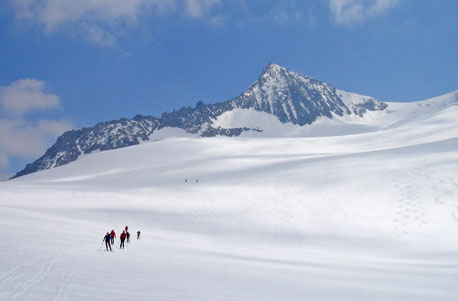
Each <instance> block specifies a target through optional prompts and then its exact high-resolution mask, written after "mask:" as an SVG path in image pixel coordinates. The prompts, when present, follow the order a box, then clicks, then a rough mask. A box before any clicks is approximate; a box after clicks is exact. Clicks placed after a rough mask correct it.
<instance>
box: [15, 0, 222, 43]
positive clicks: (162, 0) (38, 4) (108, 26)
mask: <svg viewBox="0 0 458 301" xmlns="http://www.w3.org/2000/svg"><path fill="white" fill-rule="evenodd" d="M9 1H10V2H11V7H12V8H13V10H14V13H15V16H16V19H17V20H18V21H22V22H29V23H32V24H38V25H40V26H41V27H42V28H43V30H44V31H45V32H46V33H48V34H52V33H54V32H57V31H60V32H66V33H68V34H69V35H70V36H82V37H84V38H86V39H87V40H89V41H92V42H95V43H98V44H101V45H104V46H115V45H116V43H117V36H118V34H117V33H118V32H120V31H121V32H122V31H125V30H126V29H129V28H133V27H135V26H138V25H139V23H140V22H141V19H142V17H143V18H145V20H146V19H147V18H151V17H155V16H160V15H170V14H174V13H178V12H183V14H184V15H186V16H188V17H191V18H193V19H202V20H204V21H208V20H209V22H208V23H211V24H220V23H221V22H222V21H223V20H224V18H223V17H222V16H219V15H218V14H217V15H216V16H213V15H210V12H211V11H212V9H213V8H214V7H216V6H219V5H220V4H221V1H222V0H9Z"/></svg>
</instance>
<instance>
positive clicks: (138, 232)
mask: <svg viewBox="0 0 458 301" xmlns="http://www.w3.org/2000/svg"><path fill="white" fill-rule="evenodd" d="M137 239H140V230H138V231H137Z"/></svg>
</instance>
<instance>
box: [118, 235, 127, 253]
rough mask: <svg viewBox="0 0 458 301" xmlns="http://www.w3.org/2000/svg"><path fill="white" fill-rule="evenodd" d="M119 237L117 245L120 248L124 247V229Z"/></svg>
mask: <svg viewBox="0 0 458 301" xmlns="http://www.w3.org/2000/svg"><path fill="white" fill-rule="evenodd" d="M119 238H120V239H121V244H120V245H119V248H120V249H124V240H125V239H126V231H122V234H121V235H120V236H119Z"/></svg>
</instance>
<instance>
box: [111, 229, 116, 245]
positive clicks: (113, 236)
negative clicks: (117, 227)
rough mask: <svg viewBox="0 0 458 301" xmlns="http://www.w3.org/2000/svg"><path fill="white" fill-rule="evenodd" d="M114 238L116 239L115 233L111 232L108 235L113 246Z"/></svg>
mask: <svg viewBox="0 0 458 301" xmlns="http://www.w3.org/2000/svg"><path fill="white" fill-rule="evenodd" d="M115 238H116V233H115V231H114V230H111V233H110V239H111V244H114V240H115Z"/></svg>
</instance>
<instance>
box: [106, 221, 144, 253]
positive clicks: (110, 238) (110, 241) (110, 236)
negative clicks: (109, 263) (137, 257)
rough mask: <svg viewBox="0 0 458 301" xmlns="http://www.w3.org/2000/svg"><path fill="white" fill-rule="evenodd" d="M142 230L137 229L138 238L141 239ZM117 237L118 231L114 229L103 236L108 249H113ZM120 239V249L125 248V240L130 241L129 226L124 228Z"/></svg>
mask: <svg viewBox="0 0 458 301" xmlns="http://www.w3.org/2000/svg"><path fill="white" fill-rule="evenodd" d="M140 233H141V232H140V230H138V231H137V239H140ZM115 239H116V232H115V231H114V230H111V232H107V234H106V235H105V236H104V237H103V241H104V242H105V247H106V250H107V251H108V249H109V250H110V251H113V250H112V249H111V246H112V245H114V240H115ZM119 239H120V240H121V244H120V245H119V248H120V249H124V241H127V243H129V242H130V233H129V227H128V226H126V227H125V228H124V230H123V231H122V233H121V235H120V236H119Z"/></svg>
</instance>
